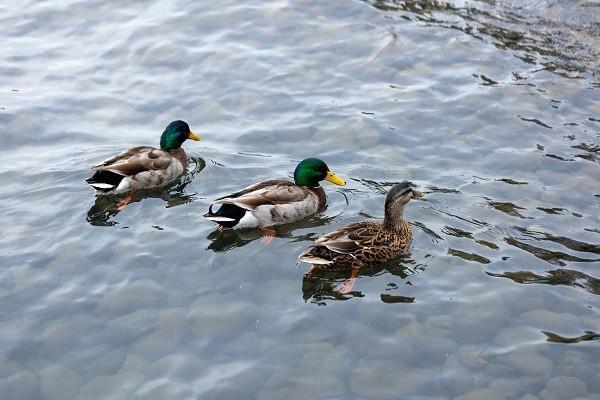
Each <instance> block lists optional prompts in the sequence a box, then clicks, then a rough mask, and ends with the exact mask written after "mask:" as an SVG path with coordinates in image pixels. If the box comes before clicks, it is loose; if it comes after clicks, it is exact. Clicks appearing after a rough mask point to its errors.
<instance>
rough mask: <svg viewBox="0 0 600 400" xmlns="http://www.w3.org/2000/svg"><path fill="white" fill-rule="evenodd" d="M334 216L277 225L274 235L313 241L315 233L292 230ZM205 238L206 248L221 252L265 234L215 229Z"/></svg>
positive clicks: (332, 218) (243, 230)
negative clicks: (298, 232) (299, 232)
mask: <svg viewBox="0 0 600 400" xmlns="http://www.w3.org/2000/svg"><path fill="white" fill-rule="evenodd" d="M323 211H324V210H323ZM336 217H337V215H334V216H323V215H313V216H312V217H310V218H306V219H303V220H301V221H298V222H295V223H293V224H287V225H278V226H277V227H276V228H275V236H276V237H279V238H291V239H292V240H291V241H292V242H302V241H313V240H314V239H315V238H316V234H314V233H307V234H304V235H294V231H296V230H298V229H309V228H316V227H319V226H324V225H328V224H329V223H331V221H333V220H334V219H335V218H336ZM206 238H207V239H208V240H209V241H210V244H209V245H208V247H207V250H212V251H214V252H217V253H221V252H225V251H228V250H231V249H234V248H236V247H242V246H245V245H247V244H248V243H251V242H253V241H255V240H257V239H261V240H262V239H264V238H265V236H263V232H262V231H260V230H258V229H222V230H221V229H215V230H214V231H212V232H211V233H210V234H209V235H208V236H207V237H206Z"/></svg>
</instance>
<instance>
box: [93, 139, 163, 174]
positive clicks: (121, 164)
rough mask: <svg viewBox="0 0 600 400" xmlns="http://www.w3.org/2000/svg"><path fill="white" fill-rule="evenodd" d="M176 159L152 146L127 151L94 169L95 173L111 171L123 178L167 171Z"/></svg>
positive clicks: (95, 166)
mask: <svg viewBox="0 0 600 400" xmlns="http://www.w3.org/2000/svg"><path fill="white" fill-rule="evenodd" d="M173 159H174V157H173V156H172V155H171V154H169V153H168V152H166V151H163V150H159V149H155V148H154V147H150V146H137V147H132V148H130V149H127V150H125V151H123V152H121V153H119V154H117V155H116V156H114V157H111V158H108V159H106V160H104V161H102V162H101V163H99V164H97V165H94V166H93V167H92V169H93V170H95V171H110V172H113V173H115V174H118V175H122V176H133V175H136V174H139V173H140V172H144V171H156V170H163V169H166V168H167V167H168V166H169V165H170V164H171V162H172V161H173Z"/></svg>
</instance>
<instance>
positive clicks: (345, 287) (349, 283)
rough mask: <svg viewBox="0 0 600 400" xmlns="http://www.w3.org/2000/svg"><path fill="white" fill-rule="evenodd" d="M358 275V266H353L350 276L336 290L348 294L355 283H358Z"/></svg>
mask: <svg viewBox="0 0 600 400" xmlns="http://www.w3.org/2000/svg"><path fill="white" fill-rule="evenodd" d="M357 275H358V268H352V273H351V274H350V278H348V279H346V280H344V281H343V282H342V283H340V285H339V286H338V287H337V288H336V291H337V292H338V293H339V294H348V293H350V292H351V291H352V289H353V288H354V284H355V283H356V277H357Z"/></svg>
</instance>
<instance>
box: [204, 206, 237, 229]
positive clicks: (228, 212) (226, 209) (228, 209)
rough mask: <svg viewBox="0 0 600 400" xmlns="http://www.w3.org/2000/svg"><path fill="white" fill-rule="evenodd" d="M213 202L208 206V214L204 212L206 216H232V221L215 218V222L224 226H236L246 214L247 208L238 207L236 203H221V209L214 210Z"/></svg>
mask: <svg viewBox="0 0 600 400" xmlns="http://www.w3.org/2000/svg"><path fill="white" fill-rule="evenodd" d="M212 206H213V205H212V204H211V205H210V207H208V212H207V213H206V214H204V216H205V217H224V218H231V219H232V221H215V220H213V222H215V223H217V224H219V225H221V226H222V227H225V228H233V227H234V226H236V225H237V224H238V223H239V222H240V220H241V219H242V218H243V217H244V215H245V214H246V211H247V210H245V209H243V208H242V207H238V206H236V205H235V204H223V205H221V207H219V209H218V210H217V211H216V212H214V211H213V209H212Z"/></svg>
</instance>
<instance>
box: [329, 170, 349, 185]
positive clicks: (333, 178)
mask: <svg viewBox="0 0 600 400" xmlns="http://www.w3.org/2000/svg"><path fill="white" fill-rule="evenodd" d="M325 180H326V181H328V182H331V183H333V184H334V185H338V186H344V185H345V184H346V181H344V180H343V179H342V178H340V177H339V176H337V175H336V174H334V173H333V172H331V171H327V176H326V177H325Z"/></svg>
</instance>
